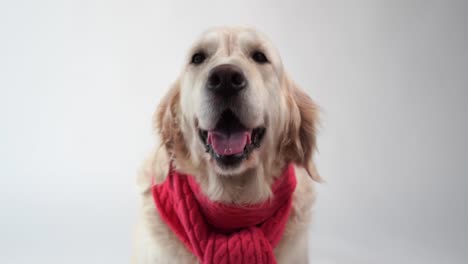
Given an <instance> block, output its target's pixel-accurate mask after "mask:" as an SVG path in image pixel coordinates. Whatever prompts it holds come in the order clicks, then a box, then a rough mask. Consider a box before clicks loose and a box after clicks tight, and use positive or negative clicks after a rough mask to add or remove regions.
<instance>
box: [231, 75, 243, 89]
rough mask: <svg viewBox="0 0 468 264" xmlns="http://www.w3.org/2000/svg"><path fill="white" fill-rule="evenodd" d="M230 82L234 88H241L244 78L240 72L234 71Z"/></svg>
mask: <svg viewBox="0 0 468 264" xmlns="http://www.w3.org/2000/svg"><path fill="white" fill-rule="evenodd" d="M231 83H232V85H233V86H234V87H236V88H242V87H244V86H245V79H244V77H243V76H242V74H240V73H238V72H235V73H234V74H233V75H232V77H231Z"/></svg>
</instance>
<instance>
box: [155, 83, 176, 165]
mask: <svg viewBox="0 0 468 264" xmlns="http://www.w3.org/2000/svg"><path fill="white" fill-rule="evenodd" d="M179 99H180V84H179V81H176V82H175V83H174V84H173V85H172V87H171V88H170V89H169V91H168V92H167V94H166V95H165V96H164V98H163V99H162V100H161V102H160V104H159V106H158V108H157V110H156V113H155V115H154V124H155V128H156V131H157V133H158V134H159V137H160V140H161V142H160V144H161V146H163V147H165V149H166V151H167V153H168V155H169V157H171V158H173V157H174V156H175V155H176V152H177V148H178V145H179V146H180V144H181V142H183V136H182V133H181V131H180V126H179V119H178V117H179V114H180V110H179V109H180V108H179Z"/></svg>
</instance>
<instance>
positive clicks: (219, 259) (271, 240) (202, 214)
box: [152, 164, 296, 264]
mask: <svg viewBox="0 0 468 264" xmlns="http://www.w3.org/2000/svg"><path fill="white" fill-rule="evenodd" d="M295 187H296V176H295V174H294V167H293V165H292V164H289V165H288V166H287V167H286V169H285V170H284V172H283V174H282V175H281V176H280V177H278V178H277V180H276V181H275V182H274V183H273V185H272V191H273V198H271V199H270V200H268V201H266V202H263V203H259V204H251V205H245V206H238V205H233V204H226V203H220V202H213V201H211V200H209V199H208V198H207V197H206V196H205V195H204V194H203V193H202V192H201V191H200V188H199V186H198V184H197V183H196V181H195V180H194V179H193V177H192V176H190V175H185V174H181V173H178V172H177V171H175V170H173V169H171V170H170V171H169V174H168V176H167V179H166V180H165V181H164V182H163V183H161V184H153V187H152V192H153V198H154V201H155V203H156V207H157V208H158V211H159V213H160V215H161V217H162V219H163V220H164V221H165V222H166V224H167V225H168V226H169V227H170V228H171V229H172V231H173V232H174V233H175V234H176V235H177V237H178V238H179V239H180V240H181V241H182V242H183V243H184V244H185V246H186V247H187V248H188V249H189V250H190V251H191V252H192V253H193V254H194V255H195V256H197V258H198V260H199V261H200V262H201V263H203V264H214V263H216V264H260V263H261V264H270V263H276V259H275V256H274V254H273V249H274V248H275V247H276V245H277V244H278V242H279V241H280V239H281V237H282V235H283V231H284V229H285V226H286V222H287V220H288V216H289V212H290V210H291V204H292V194H293V192H294V189H295Z"/></svg>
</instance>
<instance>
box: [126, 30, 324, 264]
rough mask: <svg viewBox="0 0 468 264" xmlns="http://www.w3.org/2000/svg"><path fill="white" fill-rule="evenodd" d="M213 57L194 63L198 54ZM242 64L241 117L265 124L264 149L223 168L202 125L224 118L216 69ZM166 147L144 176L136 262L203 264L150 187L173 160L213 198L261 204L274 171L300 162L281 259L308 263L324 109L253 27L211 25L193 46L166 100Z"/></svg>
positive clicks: (162, 110)
mask: <svg viewBox="0 0 468 264" xmlns="http://www.w3.org/2000/svg"><path fill="white" fill-rule="evenodd" d="M200 50H203V51H204V52H206V53H207V59H206V61H205V62H204V63H203V64H202V65H197V67H194V65H191V64H190V63H189V61H190V58H191V56H192V54H194V52H197V51H200ZM255 50H261V51H262V52H264V53H265V54H266V56H267V57H268V60H269V63H268V64H265V65H259V64H257V63H255V62H254V61H252V59H251V53H252V52H253V51H255ZM226 63H229V64H234V65H237V66H239V67H240V68H241V69H242V70H243V71H244V74H245V77H246V79H247V80H248V82H249V86H248V87H247V89H246V90H245V92H243V94H242V96H241V97H240V98H239V100H238V101H236V102H235V104H236V105H234V106H233V108H232V109H233V110H235V114H236V115H237V116H238V117H239V118H240V119H241V120H242V122H243V124H245V125H246V126H248V127H256V126H259V125H262V126H265V127H266V134H265V138H264V139H263V142H262V144H261V147H260V148H259V149H256V150H255V151H253V152H252V153H251V155H250V156H249V158H248V159H247V160H245V161H243V162H242V163H241V164H240V165H239V166H237V167H235V168H229V169H226V168H222V167H219V166H218V165H217V164H216V162H215V161H214V160H213V158H212V156H210V155H209V154H208V153H206V152H205V149H204V146H203V144H202V142H201V141H200V138H199V137H198V134H197V133H198V132H197V131H198V129H199V128H200V127H202V128H204V129H212V128H213V127H214V125H215V122H216V120H217V119H218V118H219V114H220V113H219V111H217V109H218V108H219V107H217V105H216V103H215V102H213V99H212V98H211V97H210V96H209V94H207V92H206V89H205V87H204V84H205V83H206V80H207V76H208V73H209V71H210V69H212V68H213V67H215V66H217V65H220V64H226ZM154 123H155V128H156V130H157V132H158V133H157V134H158V138H159V142H160V144H159V145H158V146H157V147H156V150H155V151H154V152H153V153H152V154H151V155H150V157H149V159H148V160H147V161H146V162H145V165H144V166H143V169H142V171H141V173H140V176H139V177H138V185H139V188H140V190H141V196H142V205H141V216H140V220H141V221H140V222H139V225H138V228H137V232H136V239H135V240H136V241H135V254H134V263H138V264H153V263H197V261H196V259H195V257H194V256H193V255H192V254H191V253H190V252H189V251H188V250H187V249H186V248H185V246H184V245H183V244H182V243H181V242H180V241H179V240H178V238H177V237H176V236H175V235H174V234H173V233H172V231H171V230H170V229H169V228H168V227H167V226H166V224H165V223H164V222H162V220H161V219H160V218H159V216H158V213H157V210H156V208H155V205H154V202H153V200H152V196H151V191H150V185H151V181H152V180H153V179H154V181H155V182H156V183H158V182H162V181H164V179H165V177H166V175H167V172H168V167H169V162H170V161H171V160H172V161H173V162H174V165H175V167H176V169H177V170H179V171H181V172H183V173H187V174H191V175H193V176H194V177H195V179H196V180H197V181H198V183H199V184H200V187H201V190H202V191H203V192H204V193H205V194H206V195H207V196H208V197H209V198H210V199H212V200H214V201H222V202H229V203H238V204H245V203H257V202H261V201H265V200H266V199H268V198H269V197H270V196H271V189H270V185H271V183H272V182H273V180H274V178H273V177H274V176H277V175H279V174H280V172H281V169H282V168H283V167H284V166H285V164H287V163H288V162H294V163H295V164H296V176H297V182H298V184H297V188H296V190H295V192H294V195H293V208H292V211H291V215H290V218H289V221H288V224H287V226H286V231H285V233H284V235H283V238H282V240H281V242H280V244H279V245H278V247H277V248H276V249H275V255H276V258H277V260H278V263H307V258H308V257H307V235H308V232H307V226H308V224H309V222H310V218H311V205H312V204H313V202H314V198H315V196H314V189H313V180H315V181H320V177H319V175H318V174H317V171H316V169H315V166H314V163H313V157H312V156H313V153H314V151H315V147H316V140H315V135H316V125H317V106H316V105H315V103H314V102H313V101H312V100H311V99H310V97H309V96H308V95H307V94H306V93H305V92H304V91H303V90H301V89H300V88H299V87H298V86H297V85H296V84H295V83H294V82H293V81H292V80H291V79H290V77H289V76H288V75H287V74H286V72H285V71H284V69H283V65H282V63H281V59H280V57H279V54H278V52H277V51H276V50H275V49H274V47H273V46H272V44H271V43H270V41H269V40H268V39H267V38H266V37H265V36H264V35H263V34H261V33H259V32H258V31H256V30H253V29H250V28H240V27H224V28H215V29H211V30H208V31H207V32H205V33H204V34H202V36H201V37H200V39H198V40H197V41H196V43H195V45H194V46H193V47H192V49H191V50H190V52H189V54H188V57H187V65H186V66H185V68H184V70H183V71H182V74H181V75H180V77H179V78H178V80H177V81H176V82H175V83H174V84H173V85H172V87H171V88H170V89H169V91H168V93H167V94H166V96H165V97H164V98H163V100H162V101H161V103H160V105H159V107H158V109H157V111H156V114H155V118H154Z"/></svg>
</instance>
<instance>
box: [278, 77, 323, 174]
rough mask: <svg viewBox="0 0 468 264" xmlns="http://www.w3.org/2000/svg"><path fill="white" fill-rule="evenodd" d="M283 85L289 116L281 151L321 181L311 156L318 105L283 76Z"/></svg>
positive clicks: (314, 140) (314, 141) (313, 146)
mask: <svg viewBox="0 0 468 264" xmlns="http://www.w3.org/2000/svg"><path fill="white" fill-rule="evenodd" d="M283 85H284V86H286V87H284V88H285V89H286V94H287V102H288V106H289V108H290V117H289V123H288V127H287V133H285V136H286V138H284V139H283V144H282V146H283V147H282V148H283V150H282V151H284V152H283V153H285V154H286V157H288V158H289V159H290V160H292V161H294V162H295V163H296V164H298V165H300V166H303V167H304V168H305V169H306V171H307V172H308V173H309V175H310V177H311V178H312V179H313V180H315V181H317V182H321V181H322V178H321V177H320V175H319V174H318V172H317V169H316V167H315V164H314V161H313V157H312V156H313V154H314V152H315V150H316V133H317V124H318V122H319V120H318V112H319V110H318V106H317V105H316V104H315V103H314V101H312V99H311V98H310V97H309V96H308V95H307V94H306V93H305V92H304V91H303V90H302V89H301V88H299V87H298V86H297V85H296V84H295V83H294V82H293V81H292V80H291V79H289V78H285V80H284V83H283Z"/></svg>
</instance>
